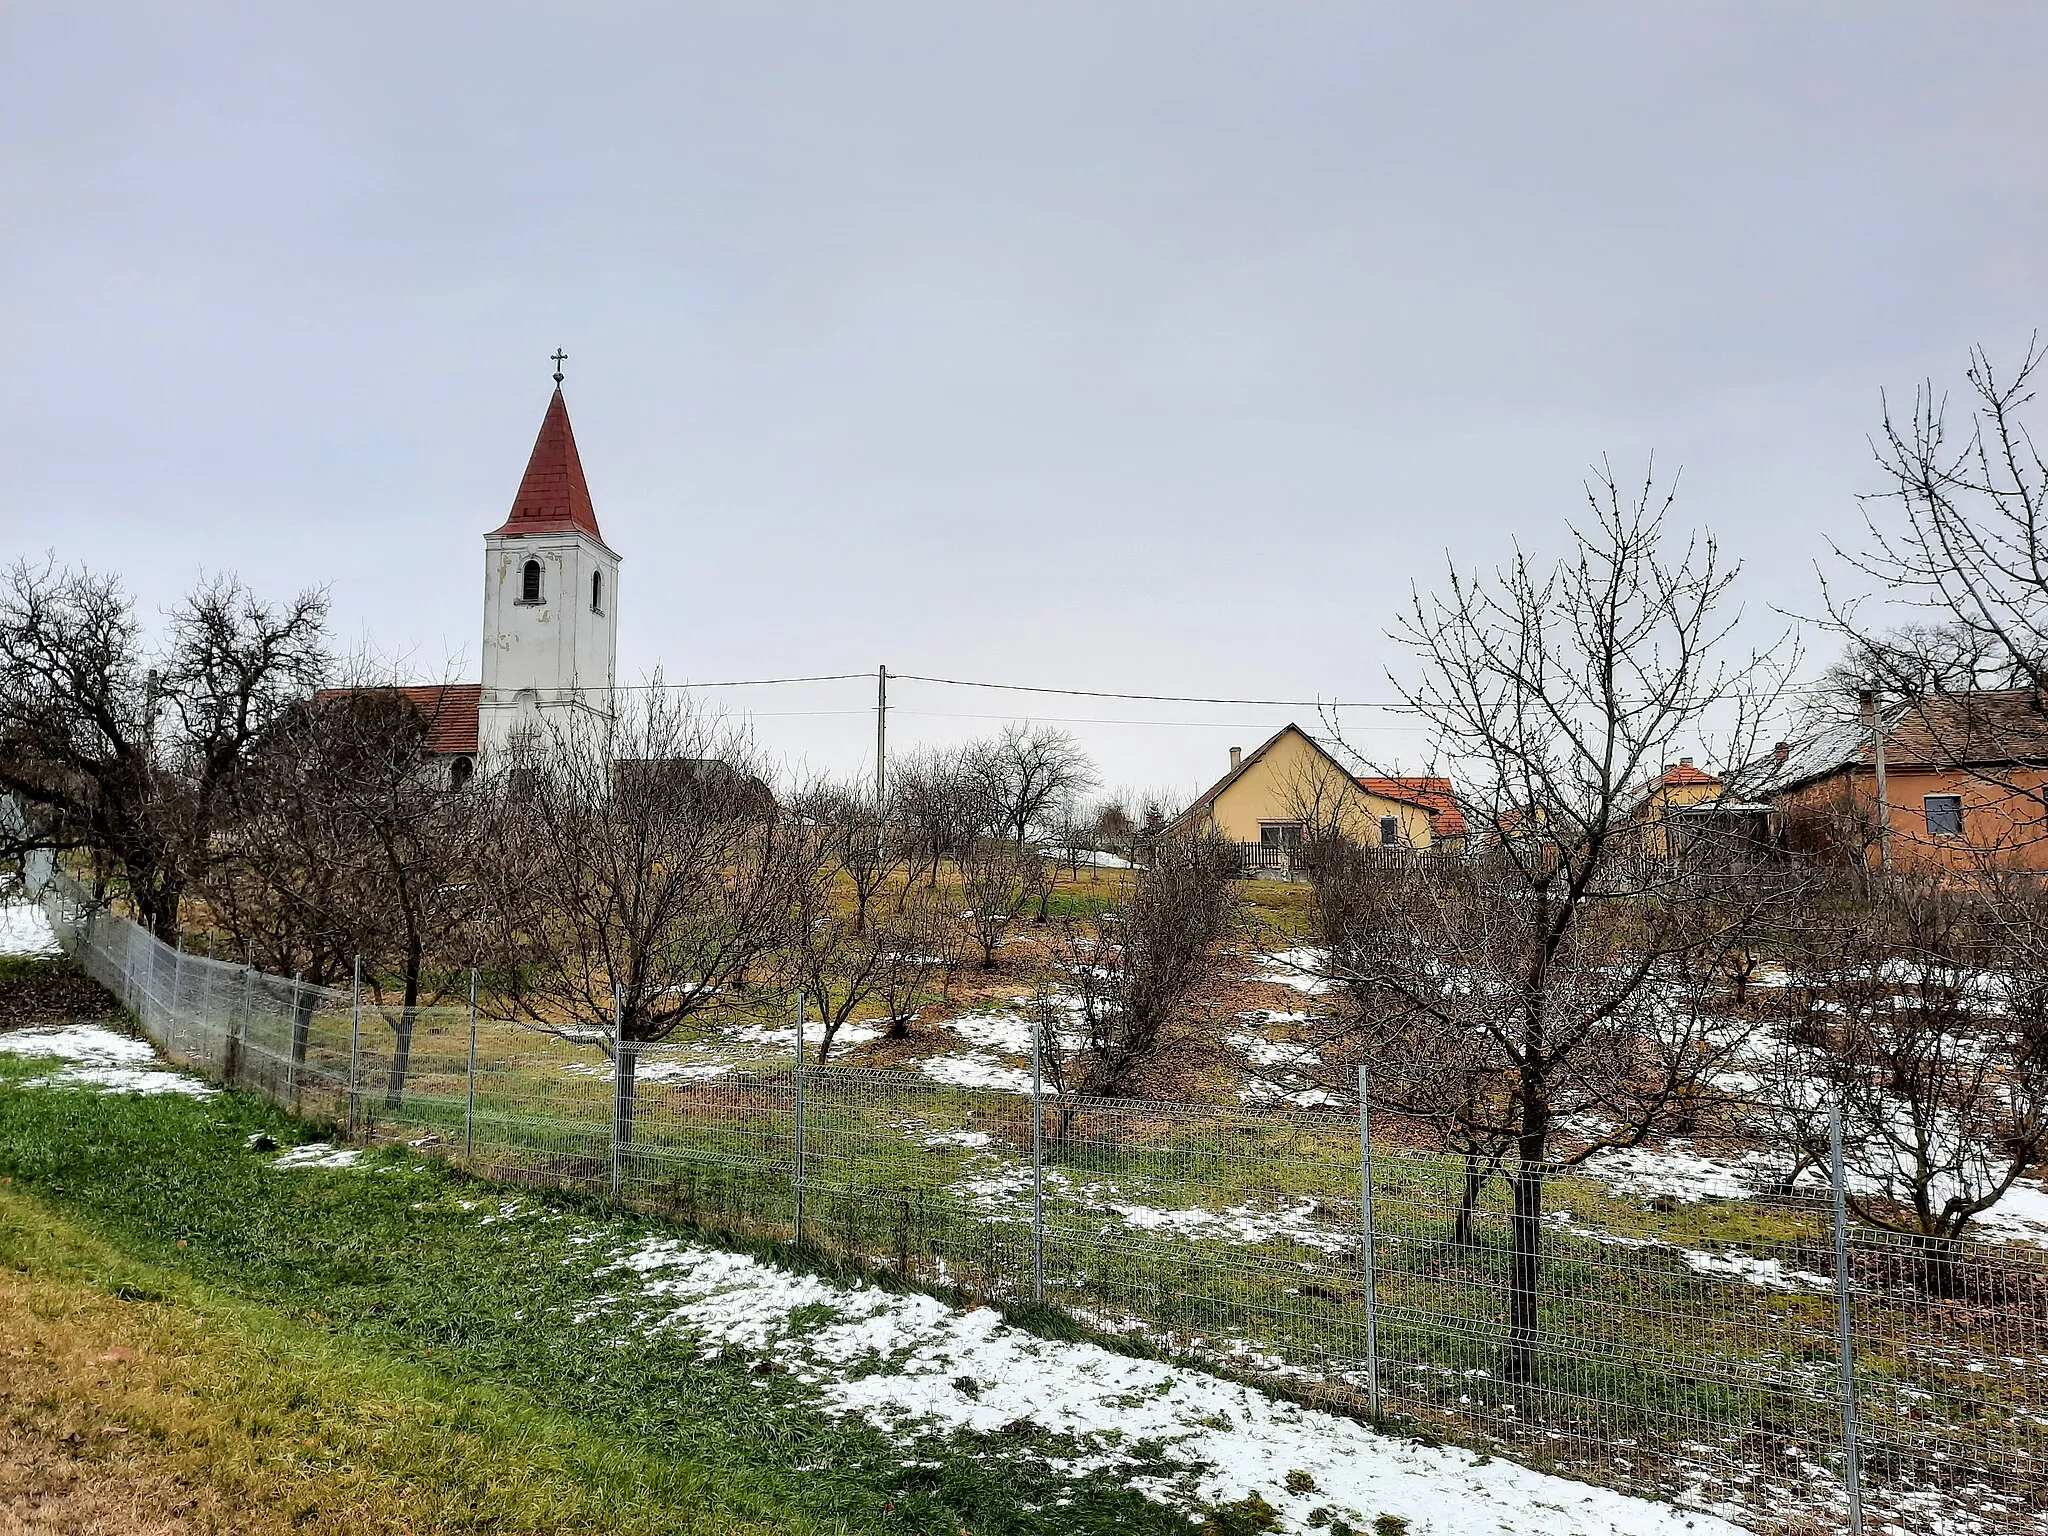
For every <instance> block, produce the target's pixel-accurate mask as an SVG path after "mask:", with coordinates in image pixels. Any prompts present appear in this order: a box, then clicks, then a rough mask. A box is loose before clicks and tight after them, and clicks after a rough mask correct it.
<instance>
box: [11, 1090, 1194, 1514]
mask: <svg viewBox="0 0 2048 1536" xmlns="http://www.w3.org/2000/svg"><path fill="white" fill-rule="evenodd" d="M37 1067H38V1064H36V1063H28V1062H21V1061H16V1060H11V1059H4V1058H0V1177H5V1178H7V1179H9V1180H11V1183H10V1184H8V1185H7V1186H5V1188H6V1189H7V1191H8V1192H9V1194H10V1195H11V1196H12V1197H13V1198H14V1202H15V1203H16V1204H17V1205H18V1204H19V1203H20V1202H21V1199H22V1197H24V1196H25V1197H27V1199H28V1200H29V1201H31V1202H33V1206H34V1207H39V1208H41V1209H44V1210H47V1211H50V1212H54V1213H56V1214H57V1215H59V1216H61V1217H62V1218H63V1219H64V1222H65V1223H66V1225H67V1227H68V1228H69V1229H73V1230H75V1231H76V1232H77V1233H78V1234H80V1239H79V1241H81V1242H87V1241H89V1242H90V1243H93V1244H97V1245H99V1251H100V1252H101V1253H102V1254H103V1255H104V1257H103V1258H101V1259H98V1260H96V1261H94V1265H96V1266H97V1268H96V1272H97V1273H99V1274H101V1275H102V1276H103V1277H104V1278H105V1279H106V1281H107V1283H108V1284H110V1285H113V1286H116V1287H118V1286H120V1285H131V1286H140V1287H141V1289H142V1290H145V1291H147V1292H149V1293H150V1294H166V1295H176V1296H189V1297H191V1298H193V1299H195V1301H196V1302H197V1303H198V1304H200V1305H216V1306H219V1307H224V1308H227V1309H229V1310H231V1311H233V1312H235V1314H236V1315H237V1316H240V1317H242V1318H244V1319H248V1320H250V1321H249V1322H248V1327H250V1328H251V1329H253V1330H254V1331H255V1332H256V1333H257V1334H260V1335H266V1336H269V1337H272V1338H276V1337H280V1336H283V1335H286V1334H290V1335H293V1336H298V1337H319V1338H322V1339H325V1340H327V1341H330V1342H331V1344H332V1346H333V1348H334V1349H336V1350H338V1351H339V1352H340V1353H339V1354H338V1355H336V1356H334V1357H333V1358H336V1359H342V1360H361V1361H373V1362H376V1367H375V1368H376V1369H378V1370H389V1371H397V1372H401V1373H402V1372H413V1373H417V1374H416V1375H415V1376H414V1377H411V1378H408V1379H409V1380H413V1381H416V1382H419V1383H425V1384H426V1385H425V1386H423V1387H421V1388H420V1389H419V1390H422V1391H425V1392H427V1393H428V1395H433V1394H435V1393H443V1394H448V1395H450V1397H451V1398H452V1399H459V1398H460V1397H461V1396H462V1394H465V1393H471V1392H478V1391H481V1392H486V1393H488V1394H489V1395H490V1400H491V1402H492V1403H493V1404H494V1405H495V1407H494V1411H495V1412H498V1413H500V1414H501V1415H504V1416H507V1417H506V1418H505V1423H506V1424H507V1426H508V1434H510V1435H511V1439H512V1441H514V1442H516V1441H517V1439H518V1438H519V1435H518V1433H516V1431H518V1430H519V1426H521V1425H527V1426H530V1427H531V1432H532V1433H533V1434H535V1435H538V1433H539V1429H540V1427H541V1426H546V1425H558V1424H559V1425H569V1426H573V1427H574V1429H575V1432H576V1434H577V1435H579V1436H582V1437H585V1439H586V1440H587V1442H588V1444H589V1445H590V1446H591V1447H593V1448H594V1449H593V1451H592V1453H591V1455H589V1456H587V1457H581V1458H580V1459H576V1460H575V1461H574V1465H573V1466H571V1467H570V1468H569V1469H568V1470H566V1471H565V1473H564V1476H566V1477H570V1478H572V1480H574V1479H582V1480H583V1481H584V1482H586V1483H588V1484H589V1487H588V1493H589V1496H590V1497H591V1498H592V1499H594V1500H596V1501H597V1502H598V1503H599V1504H601V1505H603V1506H605V1507H616V1508H617V1509H619V1510H621V1511H625V1512H629V1513H630V1514H632V1515H633V1517H634V1518H636V1519H641V1520H658V1517H660V1512H661V1511H662V1510H664V1509H666V1508H667V1507H668V1506H669V1504H670V1502H671V1501H673V1500H681V1501H682V1502H683V1505H685V1506H688V1505H694V1504H708V1506H709V1507H710V1508H711V1509H712V1510H713V1511H714V1512H720V1511H722V1512H723V1513H721V1514H720V1515H719V1518H729V1519H730V1520H731V1521H736V1522H746V1521H754V1522H766V1523H768V1524H769V1525H771V1526H774V1527H777V1528H785V1529H791V1530H809V1529H834V1530H847V1531H876V1532H905V1533H911V1532H939V1531H945V1532H954V1531H958V1530H960V1529H963V1528H965V1529H968V1530H971V1531H973V1532H976V1533H981V1532H991V1533H994V1532H1019V1533H1023V1532H1053V1531H1061V1532H1067V1531H1074V1532H1087V1531H1112V1530H1114V1531H1137V1532H1144V1531H1158V1532H1184V1531H1187V1530H1189V1529H1191V1527H1190V1525H1189V1524H1188V1522H1186V1521H1185V1520H1183V1519H1182V1518H1181V1517H1179V1516H1178V1515H1175V1514H1174V1513H1172V1512H1171V1511H1169V1510H1166V1509H1164V1508H1162V1507H1161V1506H1159V1505H1156V1504H1154V1503H1152V1502H1150V1501H1148V1500H1146V1499H1144V1498H1142V1497H1140V1496H1139V1495H1137V1494H1135V1493H1133V1492H1131V1491H1130V1490H1128V1489H1127V1488H1125V1487H1122V1486H1120V1485H1119V1484H1118V1483H1117V1482H1116V1481H1115V1480H1113V1479H1112V1478H1110V1477H1109V1476H1107V1475H1106V1474H1101V1473H1097V1474H1093V1475H1090V1476H1088V1477H1084V1478H1078V1479H1075V1478H1068V1477H1063V1476H1061V1475H1058V1474H1056V1473H1054V1472H1052V1471H1050V1470H1049V1469H1048V1468H1047V1466H1046V1460H1045V1456H1046V1452H1047V1450H1048V1449H1052V1450H1057V1446H1049V1445H1048V1443H1047V1441H1046V1440H1045V1439H1044V1438H1042V1437H1040V1438H1035V1439H1034V1438H1030V1437H1015V1436H1012V1437H1004V1436H973V1435H965V1434H954V1435H948V1436H944V1437H925V1438H923V1439H920V1440H916V1441H914V1442H913V1441H911V1440H907V1439H905V1438H904V1437H902V1436H891V1435H885V1434H883V1433H881V1432H879V1431H877V1430H874V1429H872V1428H869V1427H868V1426H866V1425H865V1424H864V1423H862V1422H860V1421H857V1420H853V1419H839V1418H834V1417H831V1416H828V1415H825V1414H822V1413H820V1412H819V1411H817V1410H816V1409H815V1407H813V1406H812V1404H811V1403H810V1401H809V1399H808V1394H807V1392H806V1389H805V1388H804V1387H802V1386H801V1385H800V1384H798V1383H796V1382H794V1381H792V1380H790V1379H789V1378H788V1377H787V1376H785V1375H782V1374H771V1375H766V1376H762V1375H756V1374H754V1372H753V1371H752V1370H751V1369H750V1365H751V1362H750V1361H748V1360H745V1359H742V1358H738V1357H725V1356H722V1357H720V1358H717V1359H713V1360H708V1361H707V1360H702V1359H699V1358H697V1356H698V1353H699V1351H698V1349H697V1348H696V1347H695V1346H694V1345H693V1343H692V1342H691V1341H690V1340H688V1339H686V1338H683V1337H679V1336H677V1335H675V1334H673V1333H667V1332H664V1333H659V1334H655V1335H652V1336H642V1337H637V1338H633V1339H631V1340H630V1341H629V1342H628V1343H626V1344H625V1345H624V1346H623V1347H621V1346H620V1344H619V1343H617V1342H616V1341H615V1339H614V1338H613V1337H612V1335H611V1334H610V1332H609V1331H608V1330H606V1329H605V1328H603V1327H601V1326H591V1325H589V1324H578V1323H576V1322H574V1321H572V1319H573V1318H574V1317H575V1316H576V1315H577V1314H578V1313H581V1312H586V1311H589V1310H591V1309H592V1308H593V1307H594V1306H595V1305H596V1304H597V1303H598V1302H599V1301H600V1299H601V1296H602V1293H603V1289H604V1287H603V1285H602V1283H601V1282H600V1281H599V1280H597V1279H596V1278H595V1277H593V1275H592V1274H591V1265H590V1263H589V1262H588V1254H587V1252H586V1250H584V1249H583V1248H580V1247H579V1246H578V1245H576V1244H573V1243H571V1242H570V1241H569V1239H570V1236H571V1235H572V1233H573V1232H574V1231H575V1230H576V1229H577V1228H578V1227H579V1226H584V1225H587V1224H589V1223H601V1224H602V1226H603V1228H604V1230H605V1232H606V1235H607V1236H608V1237H612V1238H618V1239H620V1240H624V1239H625V1238H627V1237H630V1236H631V1235H632V1234H634V1233H635V1232H642V1231H647V1230H654V1228H653V1226H652V1224H649V1223H643V1222H640V1221H638V1220H637V1219H635V1218H631V1217H621V1216H619V1215H617V1214H616V1213H605V1212H603V1211H601V1210H599V1209H598V1208H596V1207H594V1206H590V1205H587V1204H584V1205H580V1206H579V1203H578V1202H577V1201H575V1200H574V1199H563V1200H558V1201H557V1202H556V1203H557V1205H558V1206H559V1207H560V1208H562V1209H565V1210H568V1211H570V1212H572V1213H578V1214H577V1216H576V1219H574V1220H554V1221H545V1220H522V1221H513V1222H504V1223H497V1224H493V1225H488V1226H484V1225H480V1224H479V1223H478V1221H477V1218H476V1216H475V1215H474V1214H473V1213H472V1212H470V1211H466V1210H464V1209H463V1208H462V1202H463V1201H465V1200H468V1201H474V1200H476V1199H477V1198H478V1197H479V1196H480V1195H482V1196H490V1195H492V1194H493V1193H494V1192H493V1191H492V1190H490V1189H489V1187H488V1186H482V1185H478V1184H476V1183H474V1182H472V1181H470V1180H469V1179H467V1178H465V1176H464V1175H463V1174H461V1173H460V1172H458V1171H456V1170H454V1169H451V1168H448V1167H445V1166H442V1165H438V1164H434V1163H427V1162H422V1161H419V1160H417V1159H414V1158H411V1157H408V1156H404V1155H401V1154H398V1153H396V1152H390V1151H387V1152H384V1153H382V1154H380V1155H378V1156H377V1157H376V1158H375V1159H374V1160H373V1162H372V1163H371V1164H370V1165H368V1166H365V1167H361V1168H358V1169H355V1170H349V1171H345V1172H344V1171H335V1172H317V1171H316V1172H294V1173H280V1172H277V1171H273V1170H271V1169H270V1168H268V1167H267V1166H266V1165H265V1159H264V1158H263V1157H261V1156H259V1155H258V1154H256V1153H254V1152H251V1151H250V1150H248V1148H247V1147H246V1145H245V1144H246V1142H247V1140H248V1138H249V1137H250V1136H252V1135H254V1134H256V1133H259V1132H261V1133H265V1134H268V1135H270V1136H273V1137H275V1138H276V1139H277V1140H278V1141H279V1142H281V1143H285V1144H290V1143H291V1142H294V1141H297V1140H301V1139H304V1138H305V1136H306V1135H307V1132H306V1131H304V1130H302V1129H300V1128H299V1127H298V1126H297V1125H295V1124H294V1123H292V1122H290V1121H289V1120H287V1119H286V1117H284V1116H283V1115H281V1114H279V1113H278V1112H277V1111H275V1110H273V1109H271V1108H270V1107H269V1106H267V1105H265V1104H263V1103H261V1102H259V1101H256V1100H253V1099H250V1098H247V1097H245V1096H242V1095H222V1096H220V1097H218V1098H215V1099H212V1100H208V1101H204V1102H201V1101H195V1100H192V1099H188V1098H184V1097H182V1096H162V1097H154V1098H147V1099H144V1098H138V1097H134V1096H126V1095H112V1094H108V1095H98V1094H81V1093H74V1092H69V1091H61V1090H51V1089H35V1090H24V1089H20V1088H10V1087H8V1086H7V1084H8V1083H9V1082H10V1081H13V1082H18V1081H19V1080H20V1079H21V1078H22V1077H23V1076H25V1075H28V1074H29V1073H31V1072H33V1071H34V1070H36V1069H37ZM33 1225H34V1224H33V1222H32V1221H29V1222H22V1221H15V1222H11V1223H10V1225H9V1226H8V1228H7V1229H6V1230H7V1237H6V1242H7V1245H8V1246H7V1249H6V1253H7V1262H8V1263H10V1264H13V1265H14V1266H15V1267H16V1268H22V1267H24V1266H26V1267H29V1268H32V1269H41V1270H48V1269H50V1268H51V1267H52V1265H53V1264H54V1263H56V1262H57V1261H55V1260H53V1259H51V1258H50V1257H49V1255H48V1254H47V1253H42V1254H41V1255H40V1256H39V1252H38V1249H37V1245H36V1240H35V1239H34V1238H33V1236H32V1229H33ZM662 1230H673V1229H672V1228H663V1229H662ZM94 1265H88V1266H87V1268H88V1269H93V1268H94ZM60 1267H61V1266H60ZM123 1276H139V1277H140V1278H139V1279H131V1278H117V1277H123ZM366 1368H367V1367H366ZM907 1462H915V1463H936V1465H906V1463H907ZM578 1469H580V1470H578ZM692 1518H695V1517H694V1516H693V1517H692ZM514 1523H516V1522H514ZM507 1528H509V1526H508V1527H507ZM661 1528H664V1529H668V1528H675V1529H689V1528H692V1527H690V1526H688V1525H686V1524H681V1523H678V1524H676V1525H674V1526H662V1527H661ZM712 1528H716V1527H715V1526H714V1527H712Z"/></svg>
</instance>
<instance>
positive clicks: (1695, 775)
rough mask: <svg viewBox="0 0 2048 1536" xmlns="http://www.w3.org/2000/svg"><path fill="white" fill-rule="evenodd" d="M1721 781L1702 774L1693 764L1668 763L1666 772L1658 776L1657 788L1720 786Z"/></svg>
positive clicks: (1710, 775)
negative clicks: (1702, 785)
mask: <svg viewBox="0 0 2048 1536" xmlns="http://www.w3.org/2000/svg"><path fill="white" fill-rule="evenodd" d="M1720 782H1721V781H1720V780H1719V779H1717V778H1715V777H1714V776H1713V775H1712V774H1711V773H1702V772H1700V770H1699V769H1697V768H1695V767H1693V765H1692V764H1691V763H1666V764H1665V765H1664V771H1663V772H1662V773H1661V774H1659V775H1658V776H1657V785H1656V787H1657V788H1660V789H1679V788H1683V787H1684V786H1686V785H1691V784H1718V783H1720Z"/></svg>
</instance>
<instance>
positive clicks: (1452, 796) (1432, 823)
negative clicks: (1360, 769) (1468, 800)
mask: <svg viewBox="0 0 2048 1536" xmlns="http://www.w3.org/2000/svg"><path fill="white" fill-rule="evenodd" d="M1356 777H1357V779H1358V787H1359V788H1360V789H1363V790H1369V791H1370V792H1371V793H1373V794H1375V795H1384V796H1385V797H1386V798H1387V799H1389V800H1401V801H1405V802H1406V803H1408V804H1409V805H1419V806H1421V807H1422V808H1423V809H1424V810H1426V811H1428V812H1429V835H1430V836H1431V837H1433V838H1445V837H1463V836H1464V835H1465V813H1464V812H1463V811H1461V810H1459V809H1458V798H1457V791H1456V790H1455V789H1453V788H1452V787H1451V781H1450V780H1449V779H1446V778H1441V777H1438V776H1436V775H1433V774H1395V775H1393V776H1392V777H1386V776H1382V775H1375V774H1369V773H1365V774H1358V775H1356Z"/></svg>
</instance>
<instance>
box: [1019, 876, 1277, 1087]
mask: <svg viewBox="0 0 2048 1536" xmlns="http://www.w3.org/2000/svg"><path fill="white" fill-rule="evenodd" d="M1230 853H1231V850H1230V848H1229V847H1228V845H1227V844H1225V843H1224V842H1223V841H1222V840H1221V839H1219V838H1215V837H1204V836H1195V835H1189V836H1184V837H1169V838H1165V839H1163V840H1161V842H1160V843H1159V844H1158V845H1157V847H1156V848H1155V849H1154V850H1153V853H1152V857H1151V859H1150V860H1149V861H1148V863H1147V864H1146V866H1145V868H1144V869H1142V870H1141V871H1140V872H1139V873H1138V875H1137V876H1136V878H1135V879H1134V880H1133V882H1132V885H1131V891H1130V894H1129V895H1128V896H1126V897H1125V898H1124V899H1122V900H1121V901H1118V902H1115V903H1112V904H1111V905H1109V906H1107V907H1105V908H1103V909H1102V910H1101V911H1100V912H1099V913H1098V914H1096V915H1095V916H1094V917H1092V918H1081V917H1074V918H1067V919H1064V920H1063V921H1062V922H1061V924H1060V925H1059V930H1058V937H1057V939H1056V941H1055V942H1054V944H1053V946H1052V948H1053V958H1054V970H1055V974H1056V976H1057V985H1058V987H1059V989H1060V990H1061V992H1062V993H1063V994H1064V995H1065V996H1064V998H1063V999H1062V1001H1066V1000H1068V999H1070V1000H1071V1001H1070V1004H1069V1008H1068V1011H1069V1013H1070V1015H1071V1018H1072V1025H1073V1027H1072V1029H1071V1030H1070V1031H1068V1030H1049V1031H1047V1034H1046V1038H1045V1044H1046V1046H1047V1047H1048V1048H1047V1049H1046V1050H1045V1051H1044V1060H1045V1063H1046V1067H1047V1069H1048V1072H1049V1074H1050V1077H1051V1080H1052V1083H1053V1086H1054V1088H1055V1089H1056V1090H1057V1091H1058V1092H1059V1093H1060V1094H1061V1095H1062V1096H1066V1095H1072V1094H1091V1095H1095V1096H1098V1097H1104V1098H1123V1097H1128V1096H1129V1095H1130V1094H1131V1093H1132V1091H1133V1090H1134V1088H1135V1086H1136V1083H1137V1080H1138V1078H1139V1077H1140V1075H1141V1074H1142V1073H1143V1072H1144V1071H1145V1069H1146V1068H1148V1067H1150V1066H1152V1065H1153V1064H1155V1063H1157V1062H1158V1061H1159V1060H1160V1059H1161V1058H1162V1057H1163V1056H1164V1055H1166V1054H1167V1053H1169V1052H1171V1051H1173V1050H1174V1049H1175V1048H1176V1047H1177V1046H1178V1045H1180V1044H1182V1043H1183V1042H1184V1041H1185V1039H1186V1038H1187V1034H1186V1029H1187V1027H1188V1026H1190V1024H1191V1021H1190V1018H1189V1016H1188V1011H1187V1010H1188V1008H1189V1005H1190V1003H1191V1001H1192V1000H1193V999H1194V998H1195V997H1196V995H1197V994H1198V992H1199V991H1200V989H1201V987H1202V986H1203V985H1204V984H1205V983H1206V982H1208V981H1209V980H1211V979H1212V978H1213V977H1214V975H1215V974H1216V969H1215V967H1216V948H1217V945H1218V944H1219V943H1220V942H1221V941H1222V940H1223V938H1224V936H1225V935H1226V934H1227V932H1228V931H1229V929H1230V926H1231V922H1232V919H1233V917H1234V916H1235V914H1236V911H1237V903H1236V896H1235V892H1234V887H1233V885H1232V873H1233V869H1234V866H1233V863H1232V860H1231V857H1230Z"/></svg>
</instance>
